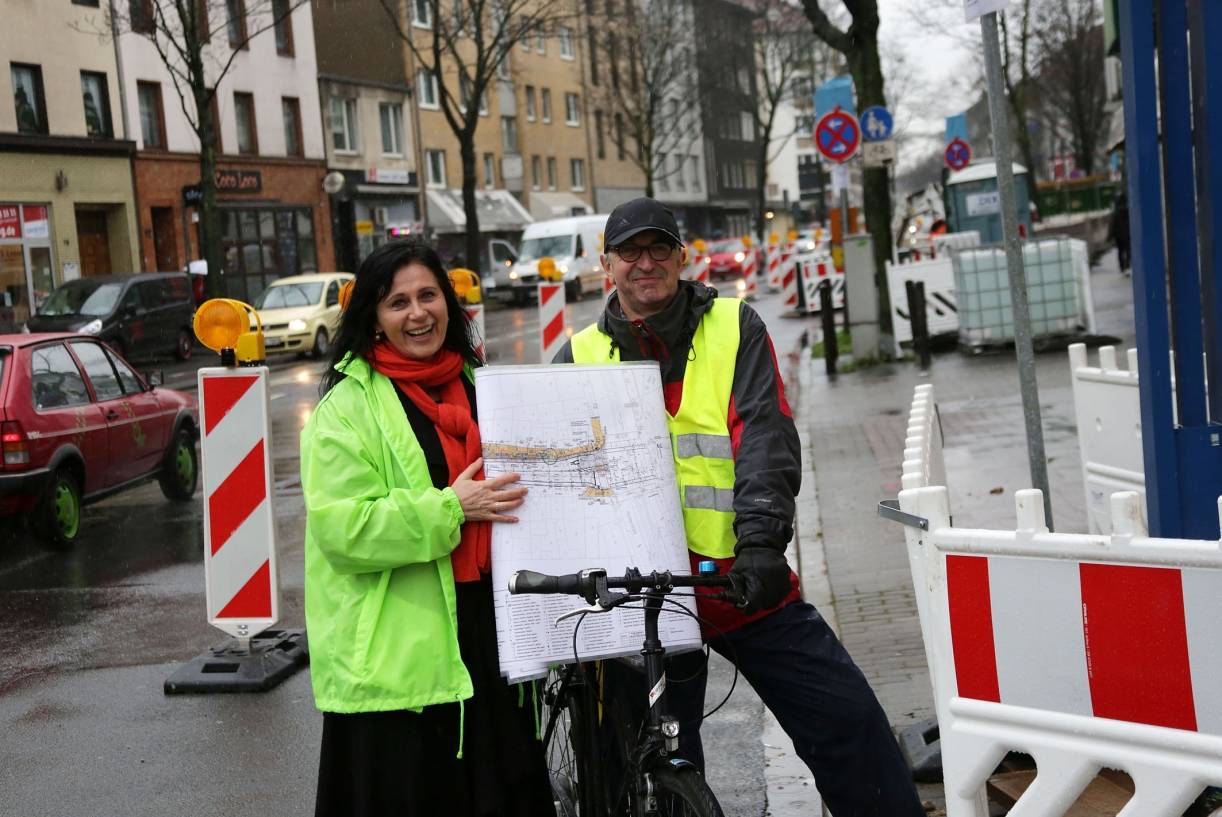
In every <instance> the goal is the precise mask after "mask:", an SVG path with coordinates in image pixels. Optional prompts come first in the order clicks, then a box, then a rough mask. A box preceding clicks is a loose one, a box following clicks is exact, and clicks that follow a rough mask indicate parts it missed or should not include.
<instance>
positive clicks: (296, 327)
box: [289, 318, 306, 332]
mask: <svg viewBox="0 0 1222 817" xmlns="http://www.w3.org/2000/svg"><path fill="white" fill-rule="evenodd" d="M305 330H306V322H305V321H303V320H302V319H301V318H293V319H292V320H291V321H289V331H290V332H304V331H305Z"/></svg>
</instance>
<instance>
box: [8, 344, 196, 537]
mask: <svg viewBox="0 0 1222 817" xmlns="http://www.w3.org/2000/svg"><path fill="white" fill-rule="evenodd" d="M159 381H160V378H159V377H157V376H152V377H151V378H149V379H146V378H145V377H144V376H142V375H141V374H139V373H138V372H136V371H135V370H134V369H133V368H132V367H131V366H130V365H128V364H127V362H126V361H124V360H123V358H122V357H121V356H120V355H118V354H116V350H114V349H111V348H109V347H108V346H107V345H106V344H104V343H101V342H99V341H98V339H97V338H96V337H93V336H89V335H81V334H66V333H29V334H20V335H0V449H2V454H3V456H2V458H0V515H25V516H27V518H28V519H29V522H30V527H31V529H32V530H33V532H34V534H35V535H36V536H37V537H38V538H39V539H40V540H41V541H42V542H44V543H45V544H47V545H49V546H51V547H54V548H60V549H63V548H68V547H71V546H72V545H73V544H74V543H75V542H76V539H77V536H78V534H79V532H80V523H81V508H82V507H83V506H84V505H87V504H89V503H91V502H95V501H97V500H99V499H102V498H104V497H107V496H110V495H111V494H114V493H116V492H118V491H122V490H125V489H127V488H131V487H134V486H136V485H139V484H141V483H143V482H144V481H146V480H149V479H156V480H157V481H158V483H159V484H160V485H161V492H162V493H163V494H165V496H166V497H167V498H168V499H171V500H177V501H185V500H188V499H190V498H191V496H192V495H193V494H194V493H195V488H196V483H197V482H198V475H199V458H198V455H197V453H196V441H197V440H198V438H199V432H198V429H199V411H198V408H197V405H196V402H195V398H194V397H192V396H191V395H189V394H184V393H182V392H178V391H174V390H173V389H167V388H164V387H162V386H160V385H159Z"/></svg>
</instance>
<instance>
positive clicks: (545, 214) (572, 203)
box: [530, 192, 594, 221]
mask: <svg viewBox="0 0 1222 817" xmlns="http://www.w3.org/2000/svg"><path fill="white" fill-rule="evenodd" d="M593 212H594V210H593V208H591V207H590V205H589V204H587V203H586V202H585V201H583V200H582V199H580V198H578V197H577V196H574V195H573V194H572V193H567V192H563V193H560V192H557V193H542V192H538V193H531V194H530V214H531V215H532V216H534V217H535V220H536V221H547V220H548V219H552V218H564V217H565V216H588V215H590V214H591V213H593Z"/></svg>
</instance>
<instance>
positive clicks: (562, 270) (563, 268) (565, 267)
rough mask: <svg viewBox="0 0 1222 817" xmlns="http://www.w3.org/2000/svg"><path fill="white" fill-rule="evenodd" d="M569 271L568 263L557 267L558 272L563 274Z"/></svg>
mask: <svg viewBox="0 0 1222 817" xmlns="http://www.w3.org/2000/svg"><path fill="white" fill-rule="evenodd" d="M568 271H569V265H568V264H560V265H559V266H557V267H556V272H558V273H560V274H561V275H564V274H565V273H567V272H568Z"/></svg>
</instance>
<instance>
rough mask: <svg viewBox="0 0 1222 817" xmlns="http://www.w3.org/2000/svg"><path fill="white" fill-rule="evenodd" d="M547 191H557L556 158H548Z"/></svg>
mask: <svg viewBox="0 0 1222 817" xmlns="http://www.w3.org/2000/svg"><path fill="white" fill-rule="evenodd" d="M547 189H548V190H555V189H556V157H555V156H548V157H547Z"/></svg>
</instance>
